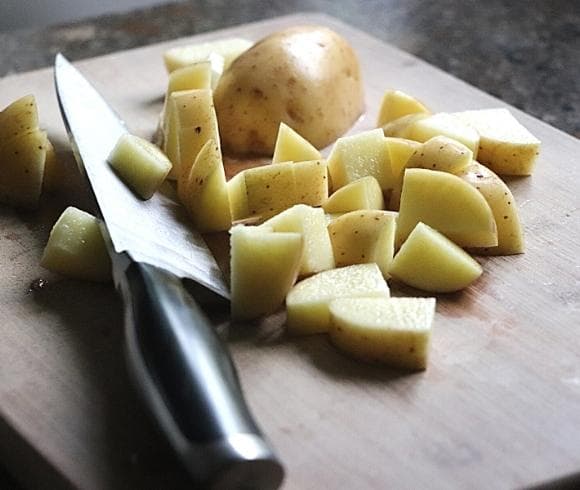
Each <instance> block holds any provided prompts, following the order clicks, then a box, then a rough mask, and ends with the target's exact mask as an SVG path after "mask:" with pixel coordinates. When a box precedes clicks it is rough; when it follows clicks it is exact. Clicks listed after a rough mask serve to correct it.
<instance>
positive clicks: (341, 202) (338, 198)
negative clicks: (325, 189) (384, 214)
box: [322, 176, 385, 213]
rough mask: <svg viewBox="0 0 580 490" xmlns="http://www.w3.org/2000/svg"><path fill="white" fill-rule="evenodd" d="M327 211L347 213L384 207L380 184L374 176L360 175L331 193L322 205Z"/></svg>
mask: <svg viewBox="0 0 580 490" xmlns="http://www.w3.org/2000/svg"><path fill="white" fill-rule="evenodd" d="M322 208H323V209H324V211H326V212H327V213H347V212H349V211H356V210H357V209H385V200H384V198H383V191H382V190H381V186H380V185H379V183H378V182H377V179H375V178H374V177H371V176H368V177H362V178H361V179H358V180H355V181H354V182H351V183H350V184H347V185H345V186H344V187H341V188H340V189H338V190H337V191H336V192H335V193H333V194H332V195H331V196H330V197H329V198H328V199H327V200H326V201H325V203H324V204H323V205H322Z"/></svg>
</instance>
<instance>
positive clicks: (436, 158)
mask: <svg viewBox="0 0 580 490" xmlns="http://www.w3.org/2000/svg"><path fill="white" fill-rule="evenodd" d="M404 141H407V140H404ZM415 144H416V145H417V146H416V147H415V149H414V150H413V153H411V155H410V156H409V157H408V158H407V160H406V162H405V163H404V165H403V167H404V169H407V168H426V169H430V170H441V171H443V172H450V173H457V172H459V171H461V169H463V168H464V167H466V166H467V165H468V164H469V163H470V162H471V160H472V157H473V152H472V151H471V150H470V149H469V148H467V147H466V146H465V145H463V144H462V143H459V141H456V140H453V139H451V138H448V137H446V136H434V137H433V138H431V139H430V140H428V141H426V142H425V143H418V142H415ZM402 187H403V172H401V173H400V174H398V176H397V183H396V184H395V186H394V187H393V191H392V192H391V196H390V199H389V209H394V210H398V209H399V206H400V201H401V190H402Z"/></svg>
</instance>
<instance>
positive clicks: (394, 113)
mask: <svg viewBox="0 0 580 490" xmlns="http://www.w3.org/2000/svg"><path fill="white" fill-rule="evenodd" d="M417 113H420V114H430V111H429V109H427V107H425V106H424V105H423V104H422V103H421V102H419V101H418V100H417V99H416V98H415V97H412V96H410V95H408V94H406V93H405V92H403V91H401V90H387V91H386V92H385V95H383V100H382V101H381V107H380V109H379V117H378V120H377V126H379V127H380V126H384V125H385V124H387V123H389V122H391V121H394V120H395V119H398V118H400V117H403V116H407V115H408V114H417Z"/></svg>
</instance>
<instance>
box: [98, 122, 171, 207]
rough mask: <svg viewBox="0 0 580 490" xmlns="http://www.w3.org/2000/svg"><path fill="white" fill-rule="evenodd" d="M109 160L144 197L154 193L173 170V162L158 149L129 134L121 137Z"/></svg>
mask: <svg viewBox="0 0 580 490" xmlns="http://www.w3.org/2000/svg"><path fill="white" fill-rule="evenodd" d="M108 161H109V164H110V165H111V167H113V169H114V170H115V172H116V173H117V175H118V176H119V177H120V178H121V180H122V181H123V182H125V184H127V185H128V186H129V187H130V188H131V189H132V190H133V191H135V192H136V193H137V194H138V195H139V196H140V197H141V198H142V199H149V198H150V197H151V196H152V195H153V194H155V191H156V190H157V189H158V188H159V186H160V185H161V184H162V183H163V181H164V180H165V177H167V174H168V173H169V171H170V170H171V162H170V161H169V159H168V158H167V157H166V156H165V154H164V153H163V152H162V151H161V150H160V149H159V148H157V147H156V146H155V145H154V144H153V143H150V142H149V141H147V140H144V139H143V138H140V137H139V136H135V135H132V134H129V133H126V134H124V135H122V136H121V137H120V138H119V140H118V141H117V144H116V145H115V147H114V148H113V150H112V151H111V153H110V155H109V157H108Z"/></svg>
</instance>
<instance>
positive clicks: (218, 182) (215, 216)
mask: <svg viewBox="0 0 580 490" xmlns="http://www.w3.org/2000/svg"><path fill="white" fill-rule="evenodd" d="M180 197H181V199H182V203H183V204H184V206H185V207H186V209H187V211H188V213H189V216H190V217H191V220H192V222H193V225H194V226H195V228H196V230H197V231H199V232H201V233H211V232H216V231H225V230H229V229H230V226H231V225H232V216H231V210H230V199H229V193H228V187H227V185H226V176H225V171H224V166H223V163H222V157H221V153H220V151H219V148H218V146H217V144H216V143H215V141H214V140H212V139H210V140H209V141H208V142H207V143H206V144H205V145H204V146H203V147H202V149H201V150H200V152H199V154H198V155H197V158H196V159H195V162H194V163H193V165H192V167H191V170H190V171H189V174H188V176H187V179H185V180H184V183H183V184H182V187H181V196H180Z"/></svg>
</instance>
